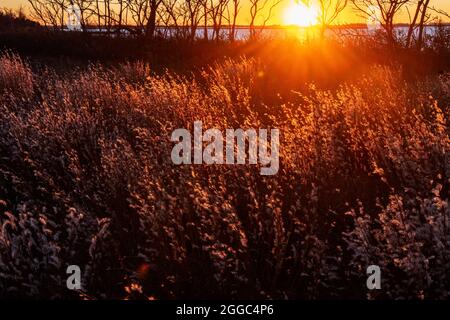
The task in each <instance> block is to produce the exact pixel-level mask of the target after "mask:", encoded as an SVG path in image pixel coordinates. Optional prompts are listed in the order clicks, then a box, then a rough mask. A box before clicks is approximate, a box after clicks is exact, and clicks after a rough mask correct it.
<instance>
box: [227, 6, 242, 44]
mask: <svg viewBox="0 0 450 320" xmlns="http://www.w3.org/2000/svg"><path fill="white" fill-rule="evenodd" d="M240 9H241V8H240V0H231V14H230V15H231V18H230V21H231V28H230V36H229V38H230V41H231V42H233V41H234V39H235V37H236V21H237V17H238V14H239V10H240Z"/></svg>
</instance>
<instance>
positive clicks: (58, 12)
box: [28, 0, 449, 49]
mask: <svg viewBox="0 0 450 320" xmlns="http://www.w3.org/2000/svg"><path fill="white" fill-rule="evenodd" d="M243 1H248V5H247V6H246V9H247V10H248V13H247V15H246V16H247V19H248V27H249V30H250V37H255V36H256V35H257V33H258V31H260V30H261V29H262V28H263V27H264V26H266V25H267V24H268V23H269V21H270V19H271V18H272V16H273V13H274V9H275V7H277V6H278V5H280V3H281V2H282V1H283V0H28V2H29V4H30V7H31V13H32V16H33V17H34V18H35V19H36V20H38V21H39V22H40V23H42V24H43V25H46V26H52V27H54V28H61V29H64V27H65V25H66V21H67V15H68V10H71V8H72V10H73V8H76V11H77V15H78V19H79V22H80V25H81V30H82V31H87V30H88V28H93V27H95V28H98V29H100V30H102V31H105V32H117V31H119V30H128V31H129V32H131V33H134V34H138V35H143V36H145V37H148V38H153V37H155V36H156V35H157V33H158V30H157V27H158V26H161V27H166V28H163V29H164V30H165V32H170V33H171V34H170V35H171V36H176V37H183V38H188V39H194V38H196V37H198V33H199V31H200V33H201V34H202V36H203V38H205V39H209V40H211V39H213V40H219V39H223V38H224V37H227V38H228V39H229V40H230V41H234V40H235V38H236V31H237V26H238V24H237V22H238V16H239V15H242V8H243V6H242V2H243ZM297 1H302V2H304V3H305V4H306V5H311V4H312V3H314V4H315V5H316V6H317V8H318V11H319V14H318V17H317V19H318V24H319V29H320V35H321V37H324V36H325V32H326V30H327V29H329V27H330V26H331V25H333V24H335V23H336V22H337V21H338V18H339V16H341V14H342V12H344V10H345V9H346V8H348V9H350V10H354V11H355V12H356V14H357V15H359V16H361V17H363V18H366V19H374V20H376V21H377V22H378V23H379V26H380V28H381V29H382V31H383V33H384V35H385V38H386V41H387V43H388V44H389V45H391V46H395V45H398V42H399V39H398V36H397V34H396V32H395V30H394V28H395V24H396V23H397V22H398V17H399V14H400V12H403V15H404V16H405V15H406V16H407V17H409V27H408V31H407V34H406V36H405V37H404V39H403V42H404V45H405V46H406V47H412V46H415V47H417V48H419V49H420V48H421V47H422V45H423V42H424V36H425V32H424V28H425V26H426V24H427V23H429V22H430V21H432V20H433V19H436V17H437V16H447V17H449V14H448V13H447V12H445V11H443V10H441V9H439V8H435V7H433V6H431V4H430V0H297ZM224 30H226V32H223V31H224Z"/></svg>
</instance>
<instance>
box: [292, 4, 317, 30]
mask: <svg viewBox="0 0 450 320" xmlns="http://www.w3.org/2000/svg"><path fill="white" fill-rule="evenodd" d="M318 19H319V10H318V9H317V8H316V7H315V6H311V5H310V6H307V5H306V4H304V3H303V2H291V3H290V4H289V6H287V7H286V9H285V10H284V14H283V22H284V24H285V25H295V26H299V27H311V26H314V25H316V24H318Z"/></svg>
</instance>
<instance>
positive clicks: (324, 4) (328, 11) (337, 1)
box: [318, 0, 348, 38]
mask: <svg viewBox="0 0 450 320" xmlns="http://www.w3.org/2000/svg"><path fill="white" fill-rule="evenodd" d="M318 3H319V9H320V14H319V17H318V20H319V24H320V37H321V38H324V37H325V31H326V30H327V29H328V27H329V26H330V25H331V24H332V23H333V22H334V21H335V20H336V19H337V17H338V16H339V14H341V12H342V11H344V9H345V8H346V7H347V3H348V0H318Z"/></svg>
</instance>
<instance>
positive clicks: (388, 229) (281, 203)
mask: <svg viewBox="0 0 450 320" xmlns="http://www.w3.org/2000/svg"><path fill="white" fill-rule="evenodd" d="M107 41H109V40H107ZM111 41H113V40H111ZM290 45H291V46H293V47H289V46H288V44H287V43H285V44H284V47H283V46H279V47H278V50H275V47H274V46H276V44H275V42H272V43H266V44H265V45H264V49H261V47H259V46H258V45H256V44H252V43H247V44H236V46H242V47H241V49H240V50H239V53H240V54H239V55H237V53H236V54H235V55H234V56H232V58H228V59H224V58H220V59H218V58H217V56H216V58H214V59H212V60H211V61H209V63H208V64H207V66H205V65H204V66H203V68H200V66H198V65H197V64H193V66H192V67H191V68H189V70H190V71H186V70H183V71H179V70H177V69H176V68H175V69H173V70H171V71H163V68H159V70H157V71H155V68H154V67H153V65H152V62H151V60H147V59H146V58H145V59H142V60H141V59H134V60H141V61H140V62H139V61H134V62H133V61H132V62H121V63H118V62H115V63H112V62H107V63H105V64H103V65H99V64H96V65H92V64H91V65H90V66H89V67H87V66H86V65H82V64H79V65H78V63H75V65H78V66H76V67H74V69H73V70H72V69H71V68H69V70H60V69H59V68H56V69H55V68H54V67H48V66H45V64H41V65H40V66H39V67H36V64H34V63H33V65H32V66H30V64H29V63H27V62H24V60H22V59H21V58H19V57H18V56H17V55H13V54H4V55H2V56H1V57H0V108H1V110H0V226H1V228H0V275H1V278H2V281H1V282H0V297H24V296H31V297H46V298H55V297H73V298H80V297H89V298H126V297H128V298H150V297H153V298H156V299H165V298H189V299H194V298H279V299H284V298H289V299H294V298H307V299H313V298H367V297H369V298H419V299H422V298H426V299H430V298H448V290H449V288H450V276H449V275H450V232H449V230H450V208H449V206H448V198H449V186H450V184H449V179H450V162H449V151H450V141H449V129H448V116H449V113H448V112H449V101H450V76H449V74H448V73H446V72H445V68H444V67H443V66H444V63H442V64H441V65H439V66H438V67H436V68H435V66H434V64H435V63H437V62H436V61H429V60H428V59H426V57H427V53H422V54H420V57H422V58H423V59H424V61H429V63H430V65H433V68H430V69H427V70H426V71H427V72H425V71H423V73H422V71H420V70H419V69H420V68H422V67H423V65H422V66H421V65H420V64H418V63H415V64H414V65H413V66H412V67H411V69H408V68H407V70H405V68H403V69H402V68H400V67H399V66H400V64H395V61H394V60H391V61H389V63H384V59H385V57H383V56H378V55H377V54H375V53H376V52H377V51H370V52H372V54H371V55H369V54H367V59H366V60H364V59H361V56H360V53H358V52H359V51H358V50H361V51H360V52H364V51H363V50H365V49H358V50H351V49H349V48H341V49H339V50H342V51H339V50H338V49H336V50H337V51H333V50H332V48H331V47H330V46H331V45H330V46H328V47H324V46H320V47H319V46H318V47H316V48H315V47H311V48H313V49H317V50H315V51H314V50H312V51H308V50H306V49H302V48H303V47H301V46H299V47H296V45H295V44H290ZM244 47H245V50H244V49H243V48H244ZM258 50H259V51H258ZM302 50H303V51H302ZM180 51H181V50H180ZM170 52H171V54H174V53H172V50H170ZM181 52H182V51H181ZM254 52H258V54H257V55H255V54H254ZM276 52H277V54H275V53H276ZM344 52H347V53H348V54H343V53H344ZM252 54H253V57H252V56H251V55H252ZM431 54H432V53H430V55H431ZM413 55H414V54H413V53H411V55H409V59H412V58H411V57H413ZM49 56H50V57H51V56H52V55H49ZM238 56H243V58H238ZM188 57H190V58H191V59H194V58H195V59H197V58H198V57H194V56H188ZM397 57H401V54H398V55H397ZM47 58H48V57H47ZM138 58H142V57H138ZM303 58H305V59H303ZM30 59H31V60H30V61H36V60H34V59H36V58H35V56H33V57H31V58H30ZM188 59H189V58H188ZM370 59H373V60H370ZM377 59H378V60H381V61H378V60H377ZM132 60H133V59H132ZM47 61H48V60H47ZM442 61H443V60H441V62H442ZM378 62H379V63H378ZM438 62H439V61H438ZM441 62H439V63H441ZM153 63H155V62H153ZM321 67H322V68H321ZM419 67H420V68H419ZM412 68H415V69H412ZM174 70H175V71H174ZM412 70H416V71H414V72H412ZM417 70H419V71H417ZM191 71H193V73H191ZM439 71H440V74H439ZM307 79H313V80H316V81H315V82H316V84H317V85H316V86H314V85H306V82H307V81H306V80H307ZM327 88H329V90H328V89H327ZM293 90H294V91H301V92H302V93H299V92H294V91H293ZM195 120H202V121H203V124H204V127H205V128H206V127H208V128H211V127H216V128H220V129H223V128H244V129H245V128H249V127H252V128H279V129H280V131H281V149H280V152H281V154H280V162H281V165H280V171H279V173H278V174H277V175H276V176H268V177H264V176H261V175H260V174H259V168H257V167H255V166H249V165H240V166H224V165H211V166H206V165H196V166H176V165H174V164H172V162H171V159H170V152H171V148H172V146H173V143H172V142H171V141H170V135H171V133H172V131H173V130H174V129H176V128H192V125H193V122H194V121H195ZM70 264H77V265H80V266H81V268H82V271H83V291H82V292H71V291H68V290H67V289H66V288H65V279H66V273H65V271H66V267H67V265H70ZM370 264H377V265H379V266H380V267H381V269H382V270H383V273H382V279H383V280H382V281H383V282H382V286H383V289H382V290H380V291H377V292H368V291H367V289H366V267H367V266H368V265H370Z"/></svg>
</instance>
